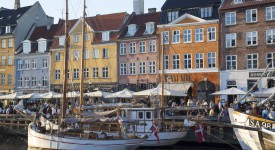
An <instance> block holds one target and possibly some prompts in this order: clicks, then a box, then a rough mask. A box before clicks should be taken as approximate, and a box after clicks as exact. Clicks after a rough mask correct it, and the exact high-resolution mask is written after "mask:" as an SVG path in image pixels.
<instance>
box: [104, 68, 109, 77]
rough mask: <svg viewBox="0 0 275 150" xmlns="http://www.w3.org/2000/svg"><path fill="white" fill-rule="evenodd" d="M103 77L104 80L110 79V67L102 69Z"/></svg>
mask: <svg viewBox="0 0 275 150" xmlns="http://www.w3.org/2000/svg"><path fill="white" fill-rule="evenodd" d="M102 77H103V78H108V77H109V69H108V67H103V68H102Z"/></svg>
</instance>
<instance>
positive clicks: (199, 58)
mask: <svg viewBox="0 0 275 150" xmlns="http://www.w3.org/2000/svg"><path fill="white" fill-rule="evenodd" d="M196 68H203V54H202V53H199V54H196Z"/></svg>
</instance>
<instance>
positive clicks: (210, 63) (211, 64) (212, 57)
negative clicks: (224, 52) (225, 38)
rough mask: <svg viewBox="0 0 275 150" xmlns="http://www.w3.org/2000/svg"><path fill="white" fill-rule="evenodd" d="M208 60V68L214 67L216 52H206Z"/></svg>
mask: <svg viewBox="0 0 275 150" xmlns="http://www.w3.org/2000/svg"><path fill="white" fill-rule="evenodd" d="M207 57H208V58H207V60H208V68H215V67H216V53H208V54H207Z"/></svg>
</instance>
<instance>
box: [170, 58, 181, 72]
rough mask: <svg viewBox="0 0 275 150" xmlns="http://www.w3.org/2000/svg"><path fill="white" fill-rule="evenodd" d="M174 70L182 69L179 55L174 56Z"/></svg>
mask: <svg viewBox="0 0 275 150" xmlns="http://www.w3.org/2000/svg"><path fill="white" fill-rule="evenodd" d="M172 68H173V70H178V69H180V55H179V54H174V55H172Z"/></svg>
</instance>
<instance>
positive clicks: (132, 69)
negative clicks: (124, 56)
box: [129, 62, 136, 75]
mask: <svg viewBox="0 0 275 150" xmlns="http://www.w3.org/2000/svg"><path fill="white" fill-rule="evenodd" d="M129 67H130V69H129V71H130V72H129V74H130V75H136V63H135V62H130V65H129Z"/></svg>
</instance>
